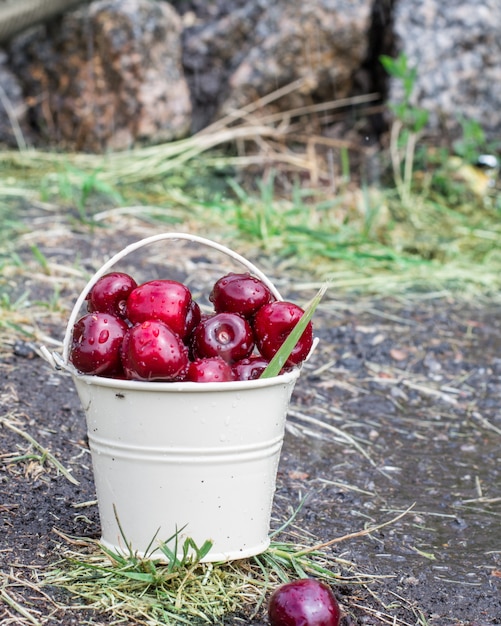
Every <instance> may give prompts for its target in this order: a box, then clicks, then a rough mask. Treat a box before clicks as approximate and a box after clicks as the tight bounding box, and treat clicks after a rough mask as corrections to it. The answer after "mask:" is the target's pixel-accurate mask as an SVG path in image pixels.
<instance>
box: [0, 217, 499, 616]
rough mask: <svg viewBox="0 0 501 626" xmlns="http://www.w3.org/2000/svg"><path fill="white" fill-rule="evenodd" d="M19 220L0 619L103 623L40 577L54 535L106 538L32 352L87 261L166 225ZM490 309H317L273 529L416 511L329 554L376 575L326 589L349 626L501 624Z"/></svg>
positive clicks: (195, 270) (65, 413)
mask: <svg viewBox="0 0 501 626" xmlns="http://www.w3.org/2000/svg"><path fill="white" fill-rule="evenodd" d="M27 217H28V218H29V219H30V220H31V222H30V223H31V224H32V229H31V232H30V233H27V234H26V235H24V236H22V237H21V238H20V240H19V243H18V244H17V245H16V252H17V254H18V255H19V258H21V259H23V260H24V264H22V265H19V266H18V268H17V269H15V268H14V269H12V268H11V269H9V271H8V272H7V274H6V275H4V277H3V281H4V288H6V289H7V290H9V293H10V294H11V301H14V299H15V298H16V297H20V296H23V295H24V296H25V297H26V301H25V305H24V307H20V308H19V310H18V311H10V312H9V316H10V317H8V318H7V313H4V314H3V315H4V316H5V320H4V321H5V322H6V320H7V319H8V324H6V323H4V324H2V336H1V338H2V340H3V341H2V348H1V352H0V376H1V380H2V383H1V387H0V406H1V412H0V418H1V420H2V421H1V422H0V524H1V529H2V531H1V533H0V575H1V578H0V582H1V585H0V623H1V624H5V625H7V624H30V623H33V624H36V623H39V624H61V625H63V626H66V625H70V624H83V623H93V624H99V623H102V624H106V623H110V618H109V616H107V615H104V614H95V613H94V612H92V611H89V610H86V609H85V608H82V607H79V606H78V605H79V601H78V600H77V599H75V601H74V607H73V608H70V607H71V605H72V599H71V598H68V597H66V596H64V597H63V596H62V595H61V591H59V590H57V589H54V588H51V587H43V586H42V587H40V585H39V582H40V580H41V578H42V577H43V572H44V571H46V570H47V568H50V567H51V565H52V564H54V563H56V562H57V561H59V560H60V558H61V553H62V548H63V546H64V545H65V541H66V540H65V539H64V535H65V536H70V537H93V538H98V537H99V532H100V529H99V519H98V512H97V506H96V504H95V491H94V483H93V477H92V469H91V462H90V454H89V451H88V448H87V444H86V433H85V421H84V415H83V412H82V409H81V407H80V404H79V401H78V398H77V396H76V392H75V390H74V388H73V386H72V382H71V379H70V378H69V377H68V376H67V375H63V374H61V373H59V372H56V371H54V370H52V369H51V367H50V366H49V364H48V363H46V362H45V361H44V360H42V359H41V358H40V355H39V345H40V344H41V343H45V344H48V343H49V342H50V340H51V339H54V340H61V339H62V336H63V332H64V326H63V324H64V320H65V319H67V317H68V312H69V309H70V308H71V306H72V304H73V302H74V300H75V299H76V297H77V295H78V293H79V292H80V289H81V288H82V287H83V285H84V283H85V280H84V279H85V277H86V276H87V277H88V275H89V272H90V271H92V269H96V268H97V267H99V266H100V264H101V263H102V262H103V261H104V260H105V259H107V258H109V257H110V256H111V255H112V254H113V253H115V252H116V251H117V250H118V249H120V248H121V247H122V246H123V245H125V243H128V242H131V241H135V240H137V239H140V238H141V237H143V236H146V235H148V234H152V233H154V232H160V231H161V230H162V227H158V226H152V225H148V224H145V223H144V222H139V221H135V219H134V218H124V217H123V216H122V217H120V218H119V219H117V220H116V221H114V220H113V219H110V220H109V221H108V223H106V224H105V225H104V226H105V227H103V228H98V229H94V230H91V229H89V228H83V227H79V226H75V224H74V223H72V222H71V220H68V219H67V217H66V216H64V215H59V216H55V215H54V214H53V213H51V214H50V215H47V214H46V213H44V211H40V210H39V211H37V210H35V209H33V211H32V213H31V214H30V213H28V215H27ZM205 234H207V233H205ZM211 234H212V235H214V233H211ZM213 238H215V235H214V237H213ZM33 246H36V249H37V251H38V252H39V253H41V254H37V255H36V256H37V258H38V261H37V259H34V255H33V249H34V248H33ZM40 259H43V262H41V261H40ZM253 260H256V259H253ZM131 262H132V261H131ZM134 263H136V265H135V267H136V268H138V272H139V273H141V272H145V276H148V275H151V271H152V269H151V267H153V271H158V272H165V271H167V270H168V271H169V275H170V276H173V277H174V278H180V277H182V278H184V279H187V280H188V282H190V281H191V282H190V284H191V286H192V287H193V288H196V286H197V281H198V280H200V281H201V283H203V282H204V281H206V279H207V277H208V276H210V275H211V272H213V271H214V268H213V267H212V265H211V264H212V260H211V259H210V258H209V255H207V254H206V253H205V252H203V253H201V252H200V251H199V250H188V249H183V251H182V253H181V254H180V255H178V254H176V255H173V256H172V255H171V256H169V255H168V254H167V253H165V252H163V251H160V250H158V251H157V252H155V253H151V254H150V253H148V255H147V256H145V257H142V258H140V259H139V260H138V261H134ZM259 263H262V264H264V267H263V265H261V267H262V268H263V269H264V270H265V271H266V273H268V275H270V276H272V277H273V278H274V279H275V281H276V284H277V286H278V287H279V289H280V290H281V292H282V295H284V296H285V297H286V298H287V299H292V300H294V301H297V302H299V303H302V302H306V301H307V300H308V299H309V298H310V297H311V296H312V295H313V294H314V291H315V289H314V287H313V286H312V285H308V281H307V279H306V277H304V276H301V275H300V274H299V273H298V274H296V275H294V277H291V276H289V273H285V272H283V271H282V270H281V269H280V267H276V266H274V265H273V264H271V262H269V261H267V260H266V259H259ZM259 263H258V265H259ZM217 271H218V272H219V271H220V267H219V266H218V267H217ZM194 275H196V277H195V278H193V276H194ZM186 276H187V278H186ZM28 300H29V301H30V302H31V306H26V302H27V301H28ZM41 303H45V304H44V305H42V304H41ZM47 303H52V304H51V305H50V306H49V305H47ZM499 313H500V305H499V301H498V300H497V298H492V299H488V298H479V299H478V300H477V301H475V302H471V301H469V302H465V301H462V300H461V299H459V298H456V299H455V298H451V297H450V296H448V295H447V294H423V293H421V294H403V295H401V296H400V297H391V298H390V297H388V298H380V297H378V298H370V297H366V296H364V297H355V296H350V297H345V296H341V295H340V294H336V293H331V292H328V294H327V295H326V296H325V298H324V300H323V302H322V305H321V307H320V309H319V310H318V312H317V314H316V318H315V330H316V334H317V336H318V337H319V338H320V343H319V346H318V348H317V350H316V351H315V353H314V354H313V357H312V358H311V360H310V361H309V362H308V363H307V364H306V365H305V368H304V371H303V373H302V375H301V377H300V379H299V382H298V383H297V385H296V389H295V392H294V396H293V399H292V404H291V407H290V413H289V417H288V424H287V431H286V437H285V442H284V447H283V451H282V457H281V463H280V468H279V474H278V484H277V491H276V495H275V504H274V514H273V525H274V526H277V525H279V524H280V523H281V522H282V521H283V520H284V519H286V518H287V517H288V515H290V511H291V510H294V509H295V508H297V506H298V505H299V503H300V501H301V500H302V498H303V497H305V496H306V503H305V505H304V506H303V508H302V509H301V511H300V513H299V514H298V517H297V518H296V520H295V526H296V527H297V528H298V529H301V531H302V532H307V533H310V536H311V537H313V538H315V540H318V541H328V540H330V539H332V538H335V537H343V536H345V535H348V534H350V533H354V532H357V531H359V530H363V529H364V528H366V527H367V526H368V525H370V526H371V525H377V524H380V523H383V522H386V521H389V520H391V519H393V518H395V517H396V516H397V515H398V514H399V513H401V512H403V511H405V510H406V509H408V508H409V507H412V509H411V510H410V511H409V512H408V513H407V514H406V515H404V516H403V517H402V518H401V519H399V520H398V521H396V522H395V523H392V524H389V525H388V526H385V527H384V528H382V529H380V530H379V531H376V532H373V533H370V534H367V535H363V536H360V537H357V538H353V539H346V540H344V541H341V542H339V543H335V544H333V545H332V547H330V548H329V550H331V551H332V552H333V553H335V554H336V555H337V556H339V557H342V558H344V559H347V560H349V561H351V562H353V563H356V565H357V568H358V570H359V571H361V572H364V573H366V574H367V575H371V576H374V581H373V582H372V583H371V584H369V585H368V586H357V585H353V586H348V585H345V584H341V585H340V586H339V587H335V588H334V590H335V593H336V595H337V596H338V598H339V599H340V601H341V603H342V607H343V610H344V617H343V621H342V624H343V626H354V625H357V626H358V625H360V626H361V625H374V626H379V625H382V624H395V625H397V624H402V625H404V626H405V625H416V626H425V625H427V624H428V625H430V626H454V625H457V626H492V625H494V624H501V594H500V585H501V533H500V521H501V520H500V516H501V450H500V443H501V412H500V410H499V406H500V404H501V356H500V348H501V339H500V337H501V328H500V326H501V321H500V315H499ZM16 316H17V317H16ZM14 322H15V324H14ZM23 327H28V328H30V329H31V330H32V331H33V332H35V334H36V339H35V340H33V339H31V338H30V337H29V336H26V335H24V334H23V333H22V332H20V330H19V329H20V328H23ZM51 347H53V346H51ZM56 347H57V346H56ZM26 435H28V436H29V437H32V438H33V439H32V440H29V439H28V438H27V436H26ZM34 442H35V443H34ZM36 444H38V445H39V446H41V447H42V448H43V450H42V452H41V451H40V449H38V448H37V445H36ZM44 451H45V452H46V451H49V452H50V454H51V455H53V457H54V458H55V459H56V460H57V461H58V462H60V463H61V464H62V466H63V467H64V468H66V469H67V470H68V471H69V472H70V474H69V477H70V478H71V477H73V478H74V479H76V480H77V481H78V484H74V483H73V482H71V481H70V480H69V477H68V476H65V475H63V473H61V471H58V470H57V468H56V467H55V466H54V463H53V462H52V458H53V457H48V456H47V454H46V453H45V452H44ZM63 599H64V602H63V601H62V600H63ZM23 611H24V613H23ZM248 614H249V611H248V610H247V609H246V607H242V612H241V613H240V614H238V615H233V616H228V618H227V619H225V620H224V623H225V624H228V625H230V624H235V625H237V624H240V625H241V624H251V623H252V624H256V625H258V624H266V623H267V622H266V618H265V616H264V613H263V611H261V613H260V614H259V615H258V617H257V618H255V619H254V620H252V621H250V620H249V619H248V617H246V615H248ZM130 623H134V621H131V622H130ZM222 623H223V622H222Z"/></svg>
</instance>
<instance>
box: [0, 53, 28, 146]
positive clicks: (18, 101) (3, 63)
mask: <svg viewBox="0 0 501 626" xmlns="http://www.w3.org/2000/svg"><path fill="white" fill-rule="evenodd" d="M28 133H29V130H28V128H27V124H26V106H25V103H24V98H23V92H22V88H21V84H20V83H19V80H18V79H17V77H16V76H15V75H14V73H13V72H12V71H11V70H10V69H9V66H8V64H7V55H6V54H5V52H3V51H2V50H0V142H1V143H4V144H6V145H7V146H10V147H13V146H18V147H20V148H23V147H25V143H26V136H27V134H28Z"/></svg>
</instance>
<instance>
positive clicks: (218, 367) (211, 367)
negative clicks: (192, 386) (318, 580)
mask: <svg viewBox="0 0 501 626" xmlns="http://www.w3.org/2000/svg"><path fill="white" fill-rule="evenodd" d="M186 380H189V381H191V382H194V383H222V382H227V381H230V380H234V375H233V370H232V368H231V365H229V363H226V361H225V360H224V359H222V358H221V357H220V356H213V357H209V358H206V359H196V360H195V361H192V362H191V363H190V366H189V368H188V374H187V375H186Z"/></svg>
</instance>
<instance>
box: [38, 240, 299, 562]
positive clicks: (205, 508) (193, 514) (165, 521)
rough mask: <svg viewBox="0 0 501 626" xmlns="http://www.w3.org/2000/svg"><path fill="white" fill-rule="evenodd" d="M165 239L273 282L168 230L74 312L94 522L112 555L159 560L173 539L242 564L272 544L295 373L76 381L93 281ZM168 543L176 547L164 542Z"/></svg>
mask: <svg viewBox="0 0 501 626" xmlns="http://www.w3.org/2000/svg"><path fill="white" fill-rule="evenodd" d="M161 239H188V240H190V241H196V242H198V243H201V244H204V245H207V246H210V247H213V248H215V249H217V250H220V251H222V252H224V253H225V254H228V255H229V256H231V257H233V258H234V259H236V260H237V261H239V262H240V263H242V264H244V265H245V266H246V267H247V269H249V270H250V271H251V273H253V274H254V275H256V276H258V277H259V278H261V279H262V280H263V281H264V282H265V283H266V284H267V285H268V287H269V288H270V289H271V290H272V292H273V293H274V295H275V297H276V298H277V299H282V298H281V296H280V294H279V293H278V292H277V290H276V288H275V287H274V286H273V285H272V283H271V282H270V281H269V280H268V279H267V278H266V276H264V275H263V274H262V272H260V271H259V270H258V269H257V268H256V267H255V266H254V265H252V264H251V263H250V262H249V261H247V260H246V259H245V258H243V257H241V256H240V255H238V254H236V253H235V252H233V251H232V250H230V249H228V248H225V247H224V246H221V245H220V244H216V243H214V242H212V241H210V240H207V239H203V238H200V237H195V236H192V235H187V234H184V233H164V234H161V235H156V236H153V237H149V238H147V239H143V240H141V241H140V242H137V243H136V244H132V245H131V246H129V247H128V248H125V249H124V250H122V251H121V252H120V253H118V254H117V255H115V256H114V257H113V258H112V259H110V261H108V262H107V263H105V264H104V265H103V266H102V268H101V269H100V270H99V271H98V272H96V274H95V275H94V276H93V278H92V279H91V280H90V281H89V283H88V284H87V286H86V287H85V289H84V290H83V291H82V293H81V294H80V296H79V298H78V300H77V302H76V303H75V306H74V309H73V311H72V313H71V315H70V319H69V321H68V326H67V329H66V335H65V339H64V342H63V356H62V358H61V357H60V356H59V355H58V354H57V353H49V352H48V351H47V350H46V349H44V350H43V352H44V356H45V357H46V358H47V360H49V361H50V362H51V363H52V364H53V365H54V366H56V367H62V368H64V369H65V370H67V371H69V372H70V373H71V376H72V378H73V381H74V383H75V386H76V389H77V392H78V395H79V398H80V400H81V403H82V407H83V409H84V411H85V415H86V421H87V432H88V437H89V445H90V451H91V455H92V464H93V471H94V479H95V485H96V492H97V498H98V507H99V514H100V521H101V533H102V542H103V544H104V545H106V546H107V547H109V548H112V549H115V550H118V551H120V552H123V553H128V552H129V550H130V549H132V550H133V551H134V552H136V553H138V554H139V555H143V556H151V557H152V558H161V557H162V553H161V552H160V551H159V550H158V542H159V541H165V540H167V539H168V538H170V537H171V536H172V535H174V534H175V533H177V534H178V545H179V551H181V547H182V545H183V543H184V540H185V539H187V538H191V539H193V541H194V542H195V543H196V544H197V546H201V545H202V544H203V543H204V542H205V541H206V540H210V541H211V542H212V548H211V550H210V551H209V552H208V554H207V555H206V556H205V557H204V559H203V560H204V561H206V562H210V561H226V560H233V559H239V558H244V557H249V556H252V555H255V554H259V553H260V552H262V551H264V550H265V549H266V548H267V547H268V545H269V526H270V518H271V510H272V504H273V496H274V492H275V484H276V475H277V467H278V463H279V459H280V451H281V447H282V442H283V437H284V431H285V420H286V416H287V410H288V406H289V401H290V397H291V394H292V392H293V388H294V384H295V382H296V380H297V378H298V376H299V373H300V370H299V368H296V369H295V370H293V371H291V372H288V373H286V374H283V375H280V376H276V377H273V378H267V379H257V380H251V381H240V382H237V381H235V382H224V383H191V382H180V383H175V382H165V383H162V382H141V381H131V380H117V379H112V378H103V377H98V376H87V375H82V374H79V373H78V372H77V371H76V370H75V369H74V368H73V366H72V365H71V364H70V363H69V347H70V342H71V336H72V329H73V325H74V323H75V321H76V319H77V317H78V315H79V312H80V309H81V307H82V304H83V303H84V301H85V298H86V296H87V294H88V293H89V291H90V289H91V288H92V286H93V285H94V284H95V282H96V281H97V280H98V279H99V278H100V277H101V276H102V275H104V274H105V273H106V272H107V271H108V270H109V268H110V267H111V266H112V265H114V264H115V263H116V262H117V261H118V260H119V259H121V258H122V257H123V256H125V255H126V254H128V253H129V252H131V251H132V250H135V249H137V248H139V247H141V246H144V245H147V244H148V243H150V242H153V241H158V240H161ZM171 547H172V546H171Z"/></svg>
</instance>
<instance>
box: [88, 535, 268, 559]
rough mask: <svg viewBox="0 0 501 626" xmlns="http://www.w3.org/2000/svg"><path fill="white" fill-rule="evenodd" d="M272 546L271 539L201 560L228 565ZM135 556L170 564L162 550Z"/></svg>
mask: <svg viewBox="0 0 501 626" xmlns="http://www.w3.org/2000/svg"><path fill="white" fill-rule="evenodd" d="M100 544H101V545H102V546H104V547H105V548H106V549H107V550H111V551H112V552H116V553H117V554H120V555H121V556H124V557H126V556H128V555H130V551H129V550H127V549H126V548H124V547H123V546H116V545H114V544H112V543H110V542H109V541H106V540H104V539H101V541H100ZM269 546H270V539H269V538H268V539H266V541H263V542H262V543H261V544H259V545H257V546H252V547H250V548H245V549H244V550H237V551H234V552H212V551H209V553H208V554H207V555H206V556H205V557H204V558H203V559H200V563H226V562H228V561H237V560H239V559H247V558H249V557H251V556H256V555H257V554H262V553H263V552H265V551H266V550H267V549H268V548H269ZM133 554H134V556H137V557H139V558H140V559H149V560H152V561H158V562H159V563H168V559H167V558H166V556H165V554H164V553H163V552H162V551H161V550H154V551H152V552H149V553H148V554H146V553H145V552H140V551H134V552H133Z"/></svg>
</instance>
